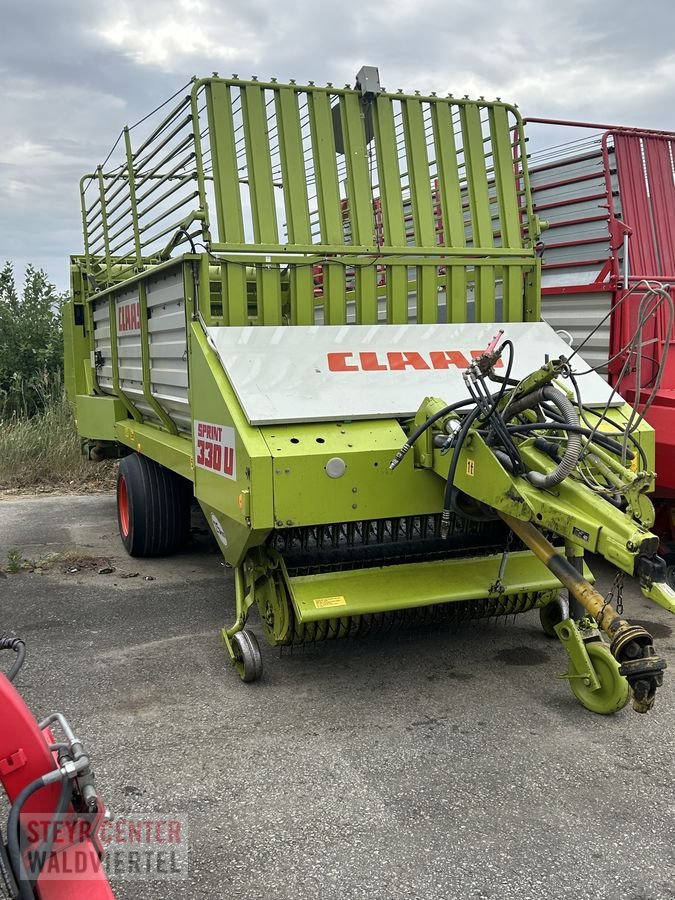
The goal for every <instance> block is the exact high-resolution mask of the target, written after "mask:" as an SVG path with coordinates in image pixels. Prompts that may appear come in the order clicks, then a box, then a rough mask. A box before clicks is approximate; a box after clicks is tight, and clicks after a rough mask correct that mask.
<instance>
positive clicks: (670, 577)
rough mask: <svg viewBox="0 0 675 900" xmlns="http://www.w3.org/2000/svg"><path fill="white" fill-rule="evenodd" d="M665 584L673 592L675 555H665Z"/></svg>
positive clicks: (674, 588) (674, 587) (674, 585)
mask: <svg viewBox="0 0 675 900" xmlns="http://www.w3.org/2000/svg"><path fill="white" fill-rule="evenodd" d="M664 559H665V561H666V584H667V585H668V586H669V587H671V588H672V589H673V590H674V591H675V553H666V555H665V557H664Z"/></svg>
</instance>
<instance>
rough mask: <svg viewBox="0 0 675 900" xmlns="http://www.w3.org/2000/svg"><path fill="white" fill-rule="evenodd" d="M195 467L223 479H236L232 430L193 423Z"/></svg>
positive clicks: (227, 426) (230, 428)
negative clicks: (222, 476)
mask: <svg viewBox="0 0 675 900" xmlns="http://www.w3.org/2000/svg"><path fill="white" fill-rule="evenodd" d="M194 436H195V465H196V466H199V468H200V469H207V470H208V471H209V472H215V473H216V474H217V475H224V476H225V478H232V479H236V477H237V459H236V456H235V451H234V428H232V427H231V426H229V425H214V424H212V423H211V422H197V421H195V428H194Z"/></svg>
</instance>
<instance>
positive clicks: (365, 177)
mask: <svg viewBox="0 0 675 900" xmlns="http://www.w3.org/2000/svg"><path fill="white" fill-rule="evenodd" d="M362 103H363V101H362V99H361V97H359V96H358V95H357V94H355V93H347V94H344V95H343V96H342V98H341V101H340V116H341V122H342V137H343V142H344V152H345V162H346V167H347V201H348V214H349V220H350V223H351V231H352V240H353V241H354V243H355V244H360V245H361V246H365V247H368V246H371V245H372V246H373V251H374V252H375V251H376V249H377V239H376V236H375V209H374V207H373V188H372V177H371V172H370V168H369V165H368V148H367V146H366V135H365V129H364V125H363V123H364V110H363V106H362ZM355 284H356V322H357V324H359V325H374V324H375V323H376V322H377V268H376V265H375V263H374V264H373V265H372V266H370V265H364V266H357V267H356V272H355Z"/></svg>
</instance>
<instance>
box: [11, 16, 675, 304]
mask: <svg viewBox="0 0 675 900" xmlns="http://www.w3.org/2000/svg"><path fill="white" fill-rule="evenodd" d="M0 13H1V18H0V23H1V24H0V122H1V123H2V131H1V134H2V140H0V262H1V261H3V260H5V259H10V260H13V261H14V262H15V263H16V265H17V266H18V267H19V268H23V266H24V265H25V263H26V262H28V261H31V262H34V263H35V264H36V265H38V266H40V267H43V268H44V269H45V270H46V271H47V273H48V275H49V276H50V278H51V279H52V280H53V281H55V282H56V284H57V286H58V287H59V288H61V289H64V288H65V287H66V285H67V259H68V255H69V253H73V252H75V253H77V252H80V251H81V249H82V237H81V230H80V213H79V198H78V181H79V178H80V176H81V175H82V174H84V172H86V171H91V170H92V168H94V166H95V165H96V163H98V162H101V161H102V160H103V158H104V157H105V156H106V154H107V151H108V149H109V148H110V146H111V145H112V142H113V140H114V139H115V137H116V136H117V134H118V133H119V131H120V128H121V127H122V126H123V125H124V124H127V123H133V122H135V121H136V120H137V119H139V118H140V117H141V116H143V115H144V114H145V113H146V112H148V111H149V110H150V109H152V108H154V107H155V106H156V105H157V104H158V103H159V102H161V101H162V100H164V99H165V98H166V97H168V96H169V95H170V94H172V93H174V91H175V90H177V89H178V88H179V87H180V86H181V85H183V84H184V83H185V82H186V81H188V79H189V78H190V77H191V76H192V75H210V74H211V73H212V72H213V71H214V70H215V71H218V72H219V74H220V75H222V76H229V75H230V74H231V73H233V72H236V73H238V74H239V75H240V76H241V77H249V76H250V75H253V74H256V75H259V76H260V77H265V78H267V77H269V76H275V77H277V78H278V79H279V80H280V81H286V80H288V79H290V78H295V79H296V80H297V81H298V82H301V83H306V82H307V81H308V80H313V81H315V82H317V83H323V82H327V81H332V82H334V83H336V84H339V85H342V84H344V83H345V82H353V78H354V75H355V73H356V72H357V70H358V69H359V68H360V67H361V65H363V64H368V65H377V66H379V69H380V76H381V80H382V83H383V85H384V86H385V87H386V88H387V89H388V90H396V89H398V88H403V89H404V90H405V91H411V92H412V91H414V90H421V91H432V90H435V91H438V92H439V93H441V92H443V93H445V92H448V91H449V92H452V93H454V94H456V95H463V94H469V95H471V96H474V95H476V96H477V95H481V94H483V95H485V96H486V97H489V98H490V97H495V96H497V95H498V96H500V97H501V98H502V99H504V100H508V101H509V102H513V103H517V104H518V105H519V107H520V109H521V112H522V113H523V115H525V116H527V115H530V116H547V117H553V118H567V119H580V120H591V121H600V122H609V123H617V124H625V125H635V126H644V127H651V128H659V129H674V130H675V102H674V100H675V50H674V49H673V35H674V34H675V4H674V3H673V2H672V0H643V2H641V3H636V2H634V0H554V2H550V0H438V2H426V3H425V2H424V0H383V2H377V3H375V2H372V0H360V2H358V3H352V2H349V0H343V2H342V3H325V4H324V3H321V2H320V0H313V2H309V0H285V2H284V3H278V2H277V3H273V2H271V0H228V2H218V0H210V2H207V0H143V2H131V0H97V2H96V3H92V2H91V0H58V2H56V0H32V2H30V0H28V2H27V0H20V2H17V0H0Z"/></svg>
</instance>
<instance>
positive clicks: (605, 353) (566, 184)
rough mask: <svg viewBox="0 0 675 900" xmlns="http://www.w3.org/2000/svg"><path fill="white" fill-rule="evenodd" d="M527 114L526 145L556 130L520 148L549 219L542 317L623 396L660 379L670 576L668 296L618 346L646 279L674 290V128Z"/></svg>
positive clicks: (672, 476) (674, 512) (673, 512)
mask: <svg viewBox="0 0 675 900" xmlns="http://www.w3.org/2000/svg"><path fill="white" fill-rule="evenodd" d="M525 121H526V124H527V133H528V135H529V140H530V143H531V144H534V141H536V140H537V137H538V135H539V137H540V142H541V141H542V136H543V139H544V140H547V141H551V140H557V144H556V145H555V146H553V147H551V148H550V149H547V150H539V149H534V150H533V151H532V152H531V154H530V176H531V182H532V190H533V199H534V208H535V211H536V213H537V214H538V215H539V216H540V218H541V219H542V220H544V221H545V222H547V223H548V228H547V230H546V231H544V233H543V247H542V252H543V258H542V264H543V265H542V295H543V296H542V312H543V317H544V318H545V319H546V320H547V321H548V322H549V323H550V324H551V325H553V326H554V327H555V328H558V329H562V330H564V331H567V332H568V333H569V335H570V339H571V342H572V345H573V346H574V347H575V348H577V347H580V346H581V343H582V342H584V346H583V349H581V355H582V356H583V358H584V360H585V361H586V362H587V363H588V364H589V365H592V366H594V367H597V368H598V370H599V371H601V372H603V373H604V374H605V375H606V377H607V378H608V380H609V381H610V383H611V384H613V385H615V384H617V385H618V382H619V380H620V392H621V394H622V396H624V397H625V398H626V400H628V401H629V402H631V403H632V402H633V401H634V400H635V399H637V400H638V402H639V403H640V404H641V405H644V404H645V403H647V402H648V400H649V399H650V396H651V395H652V393H653V389H654V386H655V384H657V383H658V388H657V390H656V392H655V394H654V396H653V399H652V402H651V405H650V406H649V408H648V409H647V411H646V414H645V418H646V419H647V421H648V422H649V423H650V424H651V425H652V426H653V427H654V428H655V430H656V471H657V482H656V496H657V498H658V504H657V509H658V513H657V515H658V519H657V525H658V528H659V533H660V535H661V537H662V542H663V545H662V551H661V552H662V554H663V555H664V556H665V557H666V561H667V563H668V566H669V580H670V581H671V584H674V583H675V417H674V415H673V414H674V412H675V348H673V346H672V344H673V341H672V340H670V341H669V340H668V312H667V310H666V304H661V305H660V307H659V308H658V309H657V310H656V312H655V313H654V314H653V315H651V316H650V317H649V321H648V323H647V324H646V326H645V329H644V332H643V341H642V343H641V345H640V349H639V352H637V353H636V352H633V353H632V354H630V359H628V357H629V352H628V351H627V350H626V349H625V348H626V346H627V345H628V343H629V341H630V339H631V338H632V337H633V336H634V335H635V332H636V326H637V320H638V310H639V308H640V303H641V301H642V299H643V297H644V295H645V292H646V291H647V290H648V287H649V285H651V284H653V283H655V282H656V283H660V284H662V285H664V286H665V287H666V290H667V291H668V292H669V293H671V295H672V294H673V291H675V162H674V160H675V133H673V132H660V131H648V130H643V129H637V128H625V127H618V126H612V125H601V124H593V123H588V122H567V121H560V120H553V119H540V118H531V119H526V120H525ZM578 135H584V136H582V137H580V138H578V137H577V136H578ZM570 138H574V139H573V140H570ZM591 333H592V334H591ZM589 334H591V337H590V338H589V337H588V335H589ZM584 339H586V340H584ZM660 370H661V371H660ZM659 375H660V382H659ZM638 378H639V383H638Z"/></svg>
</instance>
